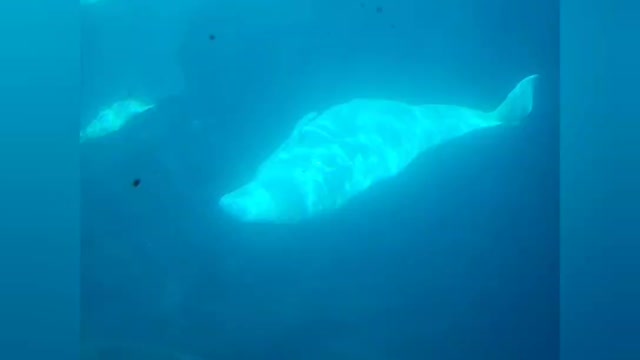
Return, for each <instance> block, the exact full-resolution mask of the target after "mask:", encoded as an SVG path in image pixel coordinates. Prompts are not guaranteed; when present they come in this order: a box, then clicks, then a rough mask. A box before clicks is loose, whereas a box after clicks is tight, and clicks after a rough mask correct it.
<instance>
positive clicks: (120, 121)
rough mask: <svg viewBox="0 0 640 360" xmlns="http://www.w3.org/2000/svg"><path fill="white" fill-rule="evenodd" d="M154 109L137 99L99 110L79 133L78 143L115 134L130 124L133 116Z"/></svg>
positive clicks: (118, 102)
mask: <svg viewBox="0 0 640 360" xmlns="http://www.w3.org/2000/svg"><path fill="white" fill-rule="evenodd" d="M154 107H155V105H154V104H152V103H148V102H145V101H142V100H137V99H126V100H121V101H116V102H115V103H113V104H112V105H111V106H109V107H107V108H105V109H103V110H101V111H100V112H99V113H98V116H96V118H95V119H93V120H92V121H91V122H90V123H89V124H88V125H87V126H86V127H85V128H84V129H82V130H81V131H80V142H81V143H82V142H85V141H87V140H90V139H95V138H99V137H103V136H106V135H109V134H112V133H115V132H117V131H119V130H120V129H122V128H123V127H124V126H125V125H127V124H128V123H130V122H131V120H132V119H134V118H135V116H137V115H139V114H141V113H143V112H145V111H147V110H149V109H152V108H154Z"/></svg>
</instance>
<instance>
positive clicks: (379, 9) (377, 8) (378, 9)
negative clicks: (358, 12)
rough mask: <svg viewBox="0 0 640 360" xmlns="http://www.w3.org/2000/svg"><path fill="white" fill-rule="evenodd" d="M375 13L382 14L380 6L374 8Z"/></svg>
mask: <svg viewBox="0 0 640 360" xmlns="http://www.w3.org/2000/svg"><path fill="white" fill-rule="evenodd" d="M376 12H377V13H378V14H380V13H382V6H378V7H376Z"/></svg>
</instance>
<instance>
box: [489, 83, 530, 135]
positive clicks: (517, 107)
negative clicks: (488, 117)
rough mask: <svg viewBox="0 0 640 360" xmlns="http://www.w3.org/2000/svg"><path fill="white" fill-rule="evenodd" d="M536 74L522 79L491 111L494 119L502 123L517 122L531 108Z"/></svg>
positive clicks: (527, 113) (525, 115)
mask: <svg viewBox="0 0 640 360" xmlns="http://www.w3.org/2000/svg"><path fill="white" fill-rule="evenodd" d="M537 82H538V75H530V76H527V77H526V78H524V79H522V80H521V81H520V82H519V83H518V85H516V87H515V88H514V89H513V90H511V92H510V93H509V95H507V98H506V99H505V100H504V101H503V102H502V104H500V106H498V108H497V109H496V110H495V111H494V112H493V116H494V118H495V120H496V121H497V122H499V123H502V124H517V123H519V122H520V121H521V120H522V119H524V118H525V117H527V115H529V113H530V112H531V110H532V109H533V95H534V90H535V87H536V83H537Z"/></svg>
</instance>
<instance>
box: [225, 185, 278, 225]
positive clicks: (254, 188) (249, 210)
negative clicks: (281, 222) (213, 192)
mask: <svg viewBox="0 0 640 360" xmlns="http://www.w3.org/2000/svg"><path fill="white" fill-rule="evenodd" d="M218 205H219V206H220V207H221V208H222V210H223V211H224V212H225V213H227V214H228V215H230V216H231V217H233V218H235V219H237V220H240V221H243V222H267V221H269V220H270V218H271V217H273V214H274V213H275V211H276V209H275V204H274V202H273V199H272V197H271V195H270V194H269V192H268V191H267V190H266V189H265V188H264V187H263V186H262V185H261V184H259V183H257V182H251V183H249V184H247V185H245V186H243V187H241V188H239V189H237V190H235V191H233V192H230V193H228V194H225V195H223V196H222V197H221V198H220V200H219V201H218Z"/></svg>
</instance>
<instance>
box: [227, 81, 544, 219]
mask: <svg viewBox="0 0 640 360" xmlns="http://www.w3.org/2000/svg"><path fill="white" fill-rule="evenodd" d="M537 78H538V75H531V76H529V77H527V78H525V79H523V80H522V81H520V83H518V85H517V86H516V87H515V88H514V89H513V90H512V91H511V92H510V93H509V95H508V96H507V98H506V99H505V100H504V101H503V102H502V104H500V106H498V107H497V108H496V109H495V110H493V111H489V112H485V111H480V110H475V109H469V108H465V107H461V106H455V105H418V106H414V105H410V104H406V103H402V102H398V101H391V100H376V99H355V100H352V101H349V102H347V103H343V104H340V105H336V106H333V107H331V108H329V109H327V110H325V111H324V112H322V113H315V112H312V113H310V114H308V115H306V116H304V117H303V118H302V119H301V120H300V121H299V122H298V124H296V126H295V128H294V129H293V132H292V133H291V135H290V136H289V138H288V139H286V140H285V141H284V143H282V144H281V145H280V147H279V148H278V149H276V150H275V152H273V153H272V154H271V156H270V157H269V158H267V159H266V160H265V161H264V162H263V163H262V164H261V165H260V166H259V168H258V170H257V172H256V174H255V176H254V178H253V179H252V180H251V181H250V182H249V183H247V184H245V185H244V186H242V187H240V188H239V189H237V190H235V191H233V192H230V193H228V194H226V195H224V196H222V198H220V200H219V204H220V206H221V207H222V209H223V210H224V211H225V212H227V213H229V214H230V215H231V216H233V217H235V218H237V219H238V220H240V221H245V222H262V223H294V222H297V221H300V220H303V219H307V218H310V217H313V216H315V215H318V214H320V213H325V212H327V211H330V210H332V209H336V208H338V207H340V206H341V205H343V204H344V203H345V202H346V201H348V200H349V199H350V198H351V197H353V196H354V195H356V194H358V193H360V192H362V191H364V190H366V189H367V188H368V187H370V186H371V185H373V184H374V183H376V182H378V181H380V180H382V179H385V178H389V177H392V176H395V175H396V174H398V173H399V172H400V171H401V170H402V169H404V168H405V167H406V166H407V165H408V164H409V163H410V162H411V161H412V160H413V159H415V158H416V156H418V155H419V154H420V153H421V152H423V151H425V150H427V149H429V148H432V147H434V146H437V145H439V144H442V143H444V142H446V141H448V140H451V139H453V138H456V137H458V136H461V135H464V134H466V133H469V132H471V131H474V130H477V129H482V128H487V127H491V126H497V125H501V124H517V123H519V122H520V120H522V119H523V118H525V117H526V116H527V115H528V114H529V113H530V112H531V110H532V107H533V92H534V87H535V83H536V81H537Z"/></svg>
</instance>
